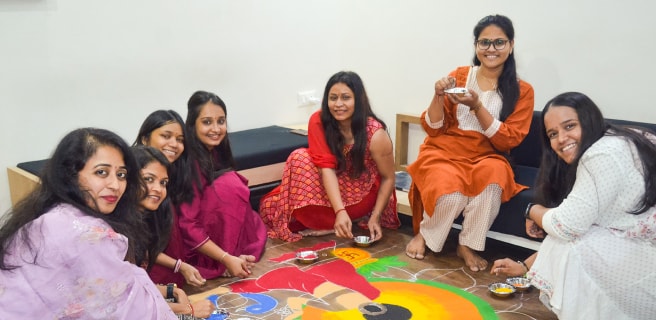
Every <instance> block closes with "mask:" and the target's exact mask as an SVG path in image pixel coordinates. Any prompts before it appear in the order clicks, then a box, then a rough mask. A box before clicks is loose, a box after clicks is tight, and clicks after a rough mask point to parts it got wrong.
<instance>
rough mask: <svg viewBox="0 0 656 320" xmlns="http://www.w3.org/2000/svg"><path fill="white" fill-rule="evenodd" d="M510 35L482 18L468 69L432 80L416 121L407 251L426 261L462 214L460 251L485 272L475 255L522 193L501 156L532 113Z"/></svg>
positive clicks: (508, 27)
mask: <svg viewBox="0 0 656 320" xmlns="http://www.w3.org/2000/svg"><path fill="white" fill-rule="evenodd" d="M514 36H515V31H514V28H513V25H512V21H510V19H508V18H507V17H505V16H501V15H491V16H487V17H485V18H483V19H481V20H480V21H479V22H478V24H477V25H476V26H475V27H474V42H473V45H474V50H475V55H474V60H473V66H464V67H459V68H456V70H454V71H452V72H451V73H449V75H448V76H446V77H444V78H441V79H440V80H438V81H437V82H436V83H435V88H434V90H435V92H434V94H433V99H432V101H431V103H430V105H429V106H428V109H427V110H426V111H424V112H423V113H422V116H421V117H422V119H423V120H422V127H423V128H424V130H425V131H426V133H427V134H428V136H427V137H426V139H425V141H424V143H423V144H422V146H421V148H420V151H419V155H418V157H417V160H416V161H415V162H414V163H412V164H411V165H410V166H409V167H408V172H409V173H410V175H411V177H412V181H413V183H412V186H411V188H410V193H409V198H410V205H411V207H412V212H413V223H414V227H415V233H416V235H415V236H414V238H413V239H412V240H411V241H410V243H408V245H407V246H406V254H407V255H408V256H409V257H411V258H415V259H423V258H424V254H425V250H426V246H428V248H429V249H430V250H432V251H435V252H440V251H441V250H442V248H443V246H444V242H445V241H446V238H447V236H448V234H449V231H450V229H451V225H452V224H453V221H454V219H456V218H457V217H458V216H459V215H460V214H461V213H462V215H463V217H464V221H463V224H462V231H461V232H460V235H459V239H458V246H457V254H458V256H459V257H460V258H462V259H463V260H464V262H465V264H466V265H467V266H468V267H469V268H470V269H471V270H472V271H479V270H484V269H486V268H487V264H488V263H487V261H486V260H485V259H483V258H482V257H481V256H479V255H478V253H477V251H483V250H484V249H485V236H486V233H487V231H488V229H489V228H490V226H491V225H492V222H493V221H494V219H495V218H496V216H497V214H498V213H499V206H500V205H501V203H502V202H505V201H508V200H509V199H510V198H511V197H513V196H514V195H516V194H517V193H519V192H520V191H522V190H523V189H525V188H526V187H525V186H522V185H519V184H517V183H516V182H515V180H514V174H513V171H512V169H511V167H510V164H509V162H508V160H507V159H506V156H507V154H508V152H509V151H510V150H511V149H512V148H514V147H516V146H517V145H519V144H520V142H522V140H523V139H524V137H525V136H526V135H527V134H528V131H529V127H530V124H531V118H532V116H533V100H534V97H533V88H532V87H531V85H530V84H529V83H527V82H525V81H522V80H520V79H518V77H517V71H516V67H515V56H514V45H515V42H514ZM454 88H464V90H462V91H461V93H457V91H456V93H453V92H454V91H452V90H454ZM455 90H457V89H455Z"/></svg>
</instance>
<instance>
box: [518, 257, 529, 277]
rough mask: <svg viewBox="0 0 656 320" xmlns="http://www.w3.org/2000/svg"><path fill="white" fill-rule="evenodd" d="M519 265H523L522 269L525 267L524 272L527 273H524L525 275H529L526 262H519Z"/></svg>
mask: <svg viewBox="0 0 656 320" xmlns="http://www.w3.org/2000/svg"><path fill="white" fill-rule="evenodd" d="M517 263H519V264H521V265H522V267H524V270H525V271H524V274H526V273H528V266H527V265H526V263H525V262H524V261H522V260H517Z"/></svg>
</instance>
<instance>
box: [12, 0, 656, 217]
mask: <svg viewBox="0 0 656 320" xmlns="http://www.w3.org/2000/svg"><path fill="white" fill-rule="evenodd" d="M607 2H610V3H607ZM652 3H653V2H650V1H648V0H642V1H641V0H636V1H625V2H619V1H605V0H602V1H598V0H597V1H593V0H580V1H571V0H552V1H512V0H497V1H483V0H467V1H434V0H426V1H411V0H409V1H393V0H370V1H357V0H338V1H315V0H278V1H273V0H269V1H266V0H260V1H247V0H235V1H226V0H194V1H188V0H187V1H183V0H180V1H174V0H140V1H131V0H130V1H128V0H114V1H98V0H2V1H0V212H5V211H6V210H8V209H9V207H10V200H9V199H10V198H9V188H8V184H7V175H6V167H10V166H15V165H16V164H17V163H19V162H24V161H31V160H38V159H44V158H47V157H49V154H50V153H51V152H52V150H53V149H54V147H55V145H56V144H57V142H58V141H59V139H60V138H61V137H62V136H63V135H64V134H65V133H67V132H68V131H70V130H72V129H74V128H77V127H81V126H98V127H103V128H107V129H111V130H114V131H115V132H117V133H119V134H120V135H121V136H123V137H124V138H125V139H126V140H128V142H132V140H133V139H134V138H135V135H136V132H137V130H138V127H139V125H140V124H141V121H142V120H143V119H144V117H145V116H146V115H147V114H149V113H150V112H152V111H154V110H156V109H161V108H167V109H175V110H177V111H178V112H180V113H181V114H182V115H183V117H184V116H185V115H186V100H187V98H188V97H189V96H190V95H191V93H193V92H194V91H195V90H197V89H204V90H209V91H213V92H215V93H217V94H218V95H219V96H221V97H222V98H223V99H224V100H225V101H226V104H227V105H228V114H229V126H230V129H231V130H233V131H234V130H242V129H248V128H255V127H260V126H265V125H271V124H282V125H284V124H292V123H299V122H305V121H306V119H307V117H308V115H309V114H310V113H311V112H312V108H307V107H305V108H299V107H298V106H297V103H296V93H297V92H298V91H304V90H317V92H318V93H319V94H321V93H322V91H323V86H324V85H325V82H326V80H327V79H328V78H329V77H330V76H331V75H332V74H333V73H335V72H337V71H339V70H343V69H349V70H353V71H356V72H358V73H359V74H360V75H361V76H362V78H363V79H364V81H365V85H366V87H367V90H368V93H369V96H370V99H371V100H372V102H373V106H374V109H375V111H376V112H377V113H378V114H379V115H380V116H381V117H382V118H383V119H384V120H385V121H386V122H387V123H388V125H391V130H390V133H391V134H394V128H393V126H394V121H395V114H396V113H397V112H406V113H415V114H418V113H420V112H421V111H422V110H423V108H424V107H425V106H426V105H427V104H428V102H429V100H430V97H431V95H432V93H433V91H432V90H433V89H432V87H433V83H434V81H435V80H437V79H438V78H440V77H442V76H444V75H445V74H447V73H448V72H449V71H450V70H452V69H453V68H454V67H456V66H458V65H467V64H469V63H470V61H471V58H472V55H473V46H472V42H473V36H472V29H473V27H474V25H475V24H476V22H477V21H478V20H479V19H480V18H482V17H483V16H485V15H487V14H493V13H500V14H505V15H508V16H509V17H510V18H511V19H512V20H513V22H514V24H515V29H516V39H515V40H516V49H515V52H516V56H517V59H518V67H519V73H520V76H521V77H522V78H524V79H525V80H527V81H529V82H531V83H532V84H533V86H534V88H535V92H536V109H542V107H543V104H544V103H545V102H546V100H548V99H549V98H551V97H552V96H554V95H555V94H558V93H560V92H563V91H571V90H576V91H582V92H584V93H586V94H588V95H590V96H591V97H592V98H593V99H594V100H595V101H596V102H597V103H598V104H599V105H600V106H601V107H602V108H603V111H604V114H605V115H606V116H607V117H611V118H624V119H630V120H640V121H645V122H656V112H654V111H653V110H652V109H653V107H652V106H653V104H652V100H653V95H652V94H649V93H650V92H651V90H653V88H652V87H653V86H652V85H650V84H652V83H654V81H652V79H653V76H654V74H656V67H655V66H654V63H653V55H654V53H655V52H656V50H655V49H656V20H655V19H653V17H652V14H653V12H654V9H655V7H656V5H654V4H652Z"/></svg>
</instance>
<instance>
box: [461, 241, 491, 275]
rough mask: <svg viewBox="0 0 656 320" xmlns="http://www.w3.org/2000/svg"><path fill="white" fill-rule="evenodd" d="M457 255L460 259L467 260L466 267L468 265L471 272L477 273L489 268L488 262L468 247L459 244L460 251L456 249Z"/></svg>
mask: <svg viewBox="0 0 656 320" xmlns="http://www.w3.org/2000/svg"><path fill="white" fill-rule="evenodd" d="M456 253H457V254H458V257H460V258H462V260H465V265H467V266H468V267H469V269H470V270H471V271H474V272H477V271H482V270H485V268H487V260H485V259H483V258H481V256H479V255H478V254H477V253H476V251H474V250H472V249H471V248H469V247H468V246H463V245H461V244H459V245H458V249H456Z"/></svg>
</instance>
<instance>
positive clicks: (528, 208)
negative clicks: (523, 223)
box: [524, 202, 535, 220]
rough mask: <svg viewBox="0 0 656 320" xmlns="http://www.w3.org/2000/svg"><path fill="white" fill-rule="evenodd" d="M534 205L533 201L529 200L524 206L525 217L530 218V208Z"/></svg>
mask: <svg viewBox="0 0 656 320" xmlns="http://www.w3.org/2000/svg"><path fill="white" fill-rule="evenodd" d="M534 205H535V203H533V202H529V203H528V205H527V206H526V211H524V218H525V219H529V220H530V219H531V208H533V206H534Z"/></svg>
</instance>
